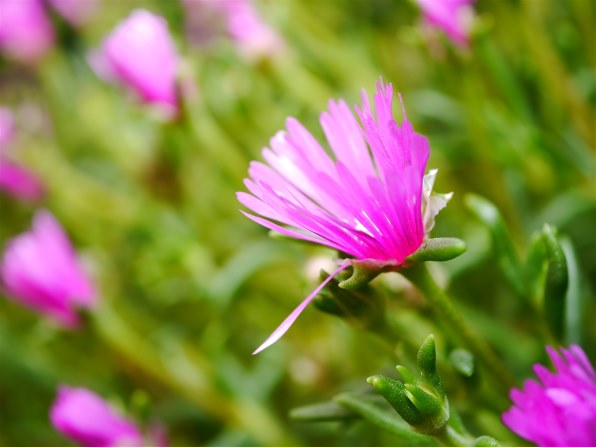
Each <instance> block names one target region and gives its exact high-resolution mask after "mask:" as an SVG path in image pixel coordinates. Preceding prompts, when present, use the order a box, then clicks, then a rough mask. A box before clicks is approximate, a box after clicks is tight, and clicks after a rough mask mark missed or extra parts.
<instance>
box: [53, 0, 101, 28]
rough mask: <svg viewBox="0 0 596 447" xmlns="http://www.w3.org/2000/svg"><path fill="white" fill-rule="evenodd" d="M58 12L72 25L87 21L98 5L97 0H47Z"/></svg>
mask: <svg viewBox="0 0 596 447" xmlns="http://www.w3.org/2000/svg"><path fill="white" fill-rule="evenodd" d="M48 1H49V2H50V3H51V5H52V6H53V7H54V9H55V10H56V11H58V13H59V14H60V15H61V16H62V17H64V19H65V20H66V21H67V22H68V23H70V24H71V25H73V26H79V25H82V24H83V23H85V22H86V21H88V20H89V19H90V18H91V16H92V15H93V14H95V13H96V12H97V10H98V7H99V0H48Z"/></svg>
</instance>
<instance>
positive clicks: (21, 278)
mask: <svg viewBox="0 0 596 447" xmlns="http://www.w3.org/2000/svg"><path fill="white" fill-rule="evenodd" d="M0 283H1V284H2V286H3V288H4V290H5V291H6V293H7V295H8V296H10V297H12V298H13V299H14V300H15V301H17V302H19V303H21V304H22V305H24V306H26V307H29V308H31V309H33V310H36V311H38V312H40V313H42V314H44V315H46V316H48V317H50V318H52V319H54V320H55V321H57V322H58V323H59V324H61V325H63V326H66V327H72V326H76V324H77V323H78V321H79V317H78V315H77V313H76V308H77V307H79V306H80V307H87V308H90V307H92V306H93V304H94V302H95V291H94V287H93V285H92V284H91V282H90V281H89V279H88V278H87V277H86V275H85V274H84V273H83V269H82V268H81V265H80V263H79V261H78V259H77V257H76V254H75V252H74V250H73V248H72V246H71V244H70V242H69V240H68V238H67V236H66V234H65V233H64V230H63V229H62V227H61V226H60V224H59V223H58V222H57V221H56V219H55V218H54V216H52V215H51V214H50V213H49V212H47V211H39V212H37V214H35V216H34V219H33V226H32V228H31V230H30V231H29V232H27V233H24V234H21V235H19V236H17V237H15V238H14V239H12V240H10V241H9V242H8V244H7V246H6V249H5V251H4V256H3V258H2V259H1V260H0Z"/></svg>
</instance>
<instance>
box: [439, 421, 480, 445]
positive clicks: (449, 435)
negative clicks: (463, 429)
mask: <svg viewBox="0 0 596 447" xmlns="http://www.w3.org/2000/svg"><path fill="white" fill-rule="evenodd" d="M432 436H433V437H434V438H435V439H436V440H437V441H439V442H440V443H441V444H443V445H446V446H447V447H469V446H470V445H472V443H473V442H474V439H473V438H470V437H465V436H463V435H461V434H459V433H458V432H456V431H455V430H454V429H453V428H452V427H450V426H449V425H446V426H445V427H443V429H442V430H441V431H440V432H438V433H435V434H433V435H432Z"/></svg>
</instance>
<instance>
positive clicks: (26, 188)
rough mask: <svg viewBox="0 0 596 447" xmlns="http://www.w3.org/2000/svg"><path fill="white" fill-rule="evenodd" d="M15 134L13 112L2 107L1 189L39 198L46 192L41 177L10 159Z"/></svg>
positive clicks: (28, 198) (20, 197) (0, 118)
mask: <svg viewBox="0 0 596 447" xmlns="http://www.w3.org/2000/svg"><path fill="white" fill-rule="evenodd" d="M13 136H14V118H13V115H12V112H11V111H10V110H8V109H6V108H4V107H0V191H4V192H5V193H7V194H9V195H11V196H13V197H16V198H19V199H23V200H38V199H40V198H41V197H42V196H43V194H44V189H43V186H42V184H41V182H40V181H39V179H38V178H37V177H36V176H35V175H33V174H32V173H30V172H29V171H27V170H26V169H25V168H23V167H21V166H19V165H17V164H16V163H14V162H12V161H11V160H9V157H8V156H9V148H10V144H11V142H12V139H13Z"/></svg>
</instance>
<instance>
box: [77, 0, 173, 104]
mask: <svg viewBox="0 0 596 447" xmlns="http://www.w3.org/2000/svg"><path fill="white" fill-rule="evenodd" d="M89 63H90V64H91V66H92V68H93V69H94V70H96V72H97V74H98V76H100V77H101V78H103V79H113V78H115V79H117V80H118V81H119V82H120V83H121V84H123V85H125V86H127V87H128V88H130V89H131V90H133V91H134V92H135V93H136V94H137V95H138V96H139V97H140V98H141V99H142V100H143V101H145V102H147V103H154V104H158V105H159V106H161V107H162V108H164V109H165V110H166V111H168V112H169V113H173V112H175V111H176V109H177V107H178V99H177V94H176V71H177V68H178V54H177V52H176V48H175V46H174V42H173V40H172V37H171V36H170V34H169V31H168V25H167V22H166V20H165V19H164V18H163V17H160V16H158V15H156V14H153V13H151V12H149V11H146V10H143V9H138V10H135V11H133V12H132V13H131V14H130V16H129V17H128V18H126V19H125V20H123V21H122V22H121V23H120V24H119V25H118V26H117V27H116V28H115V29H114V31H112V33H111V34H110V35H109V36H108V37H107V38H106V39H105V41H104V43H103V45H102V46H101V48H100V49H98V50H96V51H94V52H92V53H91V54H90V55H89Z"/></svg>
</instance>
